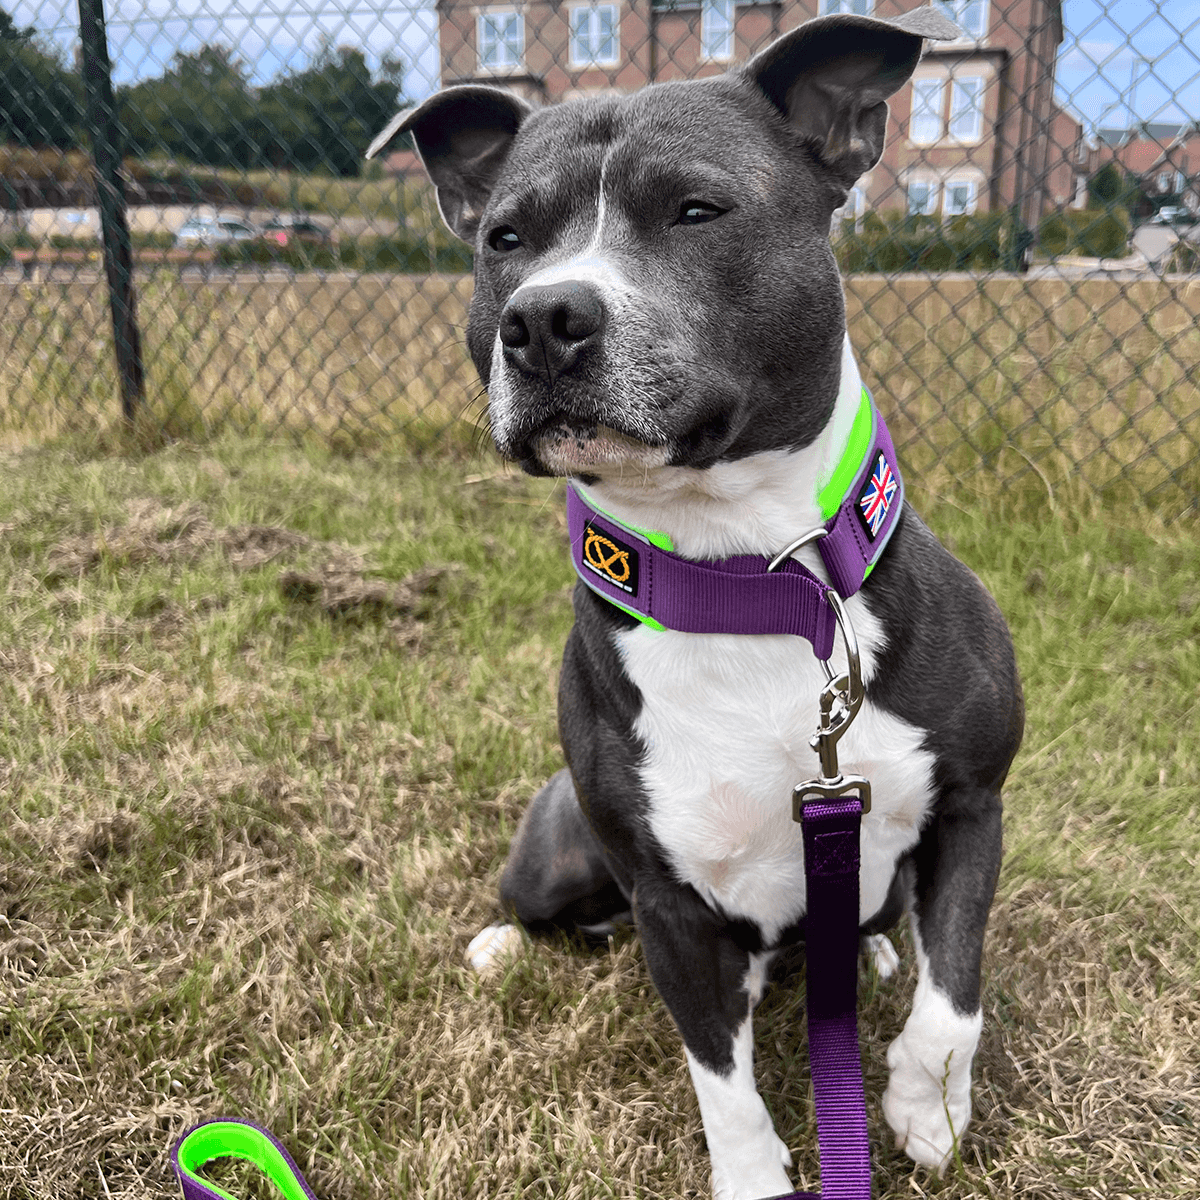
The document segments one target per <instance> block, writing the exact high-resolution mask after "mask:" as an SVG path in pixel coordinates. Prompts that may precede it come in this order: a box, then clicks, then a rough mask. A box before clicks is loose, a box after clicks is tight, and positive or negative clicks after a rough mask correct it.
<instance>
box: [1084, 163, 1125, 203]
mask: <svg viewBox="0 0 1200 1200" xmlns="http://www.w3.org/2000/svg"><path fill="white" fill-rule="evenodd" d="M1087 190H1088V202H1089V204H1090V205H1091V207H1092V208H1107V207H1108V206H1109V205H1110V204H1120V203H1121V200H1122V198H1123V197H1124V195H1125V191H1126V186H1125V177H1124V175H1123V174H1122V172H1121V168H1120V167H1118V166H1117V164H1116V163H1115V162H1107V163H1105V164H1104V166H1102V167H1101V168H1100V170H1098V171H1097V172H1096V173H1095V175H1093V176H1092V177H1091V179H1089V180H1088V184H1087Z"/></svg>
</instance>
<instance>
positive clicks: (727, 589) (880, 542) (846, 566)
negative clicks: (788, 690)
mask: <svg viewBox="0 0 1200 1200" xmlns="http://www.w3.org/2000/svg"><path fill="white" fill-rule="evenodd" d="M864 446H865V451H864ZM848 458H849V463H847V459H848ZM846 479H849V483H848V484H847V483H846V482H845V481H846ZM833 482H834V483H835V484H837V485H839V486H838V487H837V492H836V495H835V497H834V499H833V500H832V501H830V502H828V508H826V505H825V503H823V505H822V508H823V511H825V515H826V520H825V525H824V529H825V533H824V535H823V536H822V537H821V539H820V541H818V542H817V549H818V550H819V551H820V554H821V559H822V561H823V562H824V564H825V569H826V570H827V571H828V572H829V578H830V580H831V581H832V582H833V586H834V588H836V589H837V592H838V594H839V595H840V596H842V597H843V598H847V597H849V596H853V595H854V593H855V592H857V591H858V589H859V588H860V587H862V584H863V580H864V579H865V578H866V577H867V575H868V574H869V573H870V571H871V568H872V567H873V566H874V565H875V563H876V561H877V560H878V559H879V556H880V554H882V553H883V548H884V546H886V545H887V543H888V539H889V538H890V537H891V535H892V532H893V530H894V529H895V528H896V522H897V521H898V520H899V519H900V510H901V508H902V506H903V503H904V483H903V481H902V480H901V478H900V468H899V466H898V465H897V463H896V451H895V448H894V447H893V446H892V439H891V435H890V434H889V433H888V429H887V425H886V424H884V420H883V417H882V415H881V414H880V412H879V410H878V409H877V408H876V407H875V403H874V401H873V400H872V399H871V396H870V393H869V392H868V391H867V390H866V388H863V390H862V401H861V405H860V410H859V417H858V419H856V421H855V430H854V431H852V433H851V439H850V444H849V446H848V447H847V454H846V456H844V457H843V460H842V462H841V463H839V465H838V468H837V469H836V470H835V472H834V479H833ZM826 491H828V488H827V489H826ZM821 499H822V501H823V502H824V501H825V493H824V492H823V493H822V496H821ZM567 525H568V528H569V531H570V536H571V559H572V561H573V562H574V564H575V570H576V571H577V572H578V574H579V577H580V579H582V580H583V582H584V583H586V584H587V585H588V587H589V588H591V589H592V591H594V592H595V593H596V594H597V595H599V596H603V597H604V598H605V599H606V600H608V601H610V602H611V603H613V604H615V605H616V606H617V607H618V608H622V609H624V610H625V611H626V612H628V613H630V614H631V615H633V616H635V617H637V618H638V619H639V620H640V621H642V622H643V623H645V624H647V625H650V626H651V627H653V628H656V629H674V630H678V631H679V632H681V633H791V634H796V635H798V636H800V637H804V638H807V639H808V640H809V641H810V642H811V643H812V646H813V650H814V651H815V653H816V655H817V657H818V658H822V659H827V658H828V657H829V656H830V653H831V652H832V649H833V636H834V630H835V628H836V621H835V618H834V615H833V610H832V609H831V608H830V606H829V605H828V604H827V603H826V602H825V595H826V593H827V592H828V591H829V585H828V584H826V583H824V582H823V581H822V580H820V579H818V578H817V577H816V576H815V575H814V574H813V573H812V572H811V571H810V570H808V568H807V567H804V566H801V564H800V563H798V562H796V561H795V560H794V559H792V558H788V559H786V560H785V561H784V562H783V563H782V564H781V565H780V566H779V567H778V569H777V570H774V571H772V570H770V569H769V564H770V562H771V560H770V559H768V558H766V557H764V556H762V555H758V554H738V555H734V556H733V557H731V558H723V559H713V560H707V561H697V560H693V559H687V558H683V557H682V556H680V555H679V554H676V553H674V552H673V551H672V549H671V544H670V540H669V539H668V538H667V537H666V536H665V535H664V534H661V533H655V532H653V531H651V530H644V529H634V528H632V527H630V526H628V525H624V524H622V523H621V522H620V521H618V520H616V519H615V518H614V517H611V516H609V515H608V514H606V513H604V512H601V511H600V510H598V509H597V508H595V507H594V506H593V505H592V504H590V503H589V502H588V501H587V500H586V499H585V498H584V496H583V495H582V494H581V492H580V489H579V488H578V487H577V486H576V485H575V484H574V483H572V484H570V485H569V486H568V488H567Z"/></svg>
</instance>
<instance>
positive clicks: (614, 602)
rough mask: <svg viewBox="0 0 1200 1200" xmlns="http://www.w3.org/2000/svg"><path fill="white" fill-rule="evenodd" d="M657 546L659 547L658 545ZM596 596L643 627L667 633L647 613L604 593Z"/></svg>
mask: <svg viewBox="0 0 1200 1200" xmlns="http://www.w3.org/2000/svg"><path fill="white" fill-rule="evenodd" d="M663 536H664V537H665V536H666V535H665V534H664V535H663ZM655 544H656V545H657V543H655ZM662 549H664V550H665V549H666V547H665V546H664V547H662ZM584 582H585V583H586V582H587V581H586V580H584ZM596 595H597V596H599V597H600V599H601V600H607V601H608V603H609V604H611V605H612V606H613V608H619V609H620V610H621V611H622V612H627V613H628V614H629V615H630V616H631V617H637V619H638V620H639V621H641V623H642V624H643V625H649V626H650V628H651V629H657V630H658V631H659V633H665V632H666V629H667V627H666V626H665V625H663V624H661V623H660V622H658V621H656V620H655V619H654V618H653V617H648V616H646V614H645V613H640V612H638V611H637V609H635V608H627V607H626V606H625V605H624V604H622V603H621V602H620V600H614V599H613V598H612V597H611V596H608V595H605V593H604V592H597V593H596Z"/></svg>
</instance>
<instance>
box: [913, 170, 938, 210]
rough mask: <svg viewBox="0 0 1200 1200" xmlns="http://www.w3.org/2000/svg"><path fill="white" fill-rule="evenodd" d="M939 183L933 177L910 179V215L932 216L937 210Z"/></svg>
mask: <svg viewBox="0 0 1200 1200" xmlns="http://www.w3.org/2000/svg"><path fill="white" fill-rule="evenodd" d="M937 205H938V185H937V183H936V182H935V181H934V180H932V179H910V180H909V181H908V215H909V216H910V217H932V216H933V214H934V213H935V212H937Z"/></svg>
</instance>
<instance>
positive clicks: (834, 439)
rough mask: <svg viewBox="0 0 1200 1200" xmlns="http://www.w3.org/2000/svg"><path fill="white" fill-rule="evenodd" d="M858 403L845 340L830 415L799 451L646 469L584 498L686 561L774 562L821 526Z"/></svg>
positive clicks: (602, 483) (858, 381)
mask: <svg viewBox="0 0 1200 1200" xmlns="http://www.w3.org/2000/svg"><path fill="white" fill-rule="evenodd" d="M861 401H862V378H861V376H860V375H859V373H858V365H857V363H856V362H855V361H854V353H853V351H852V350H851V348H850V339H849V336H847V337H846V338H845V340H844V341H843V344H842V360H841V377H840V381H839V385H838V395H837V400H836V402H835V403H834V407H833V413H832V415H831V416H830V419H829V422H828V424H827V425H826V426H825V428H824V429H823V430H822V431H821V433H820V434H819V435H818V436H817V438H816V439H815V440H814V441H813V442H811V443H810V444H809V445H807V446H805V447H804V448H803V449H802V450H766V451H763V452H761V453H759V454H754V455H751V456H750V457H748V458H743V459H739V460H737V461H736V462H729V463H716V464H715V465H713V466H711V467H706V468H704V469H703V470H699V469H697V468H694V467H651V468H648V469H646V470H644V471H638V472H636V473H635V472H633V471H631V472H630V473H629V474H627V475H616V474H613V475H608V476H606V477H605V478H603V479H601V480H599V481H596V482H593V483H590V484H588V485H587V486H586V488H585V492H586V494H587V496H588V497H590V498H591V500H592V501H594V503H595V504H596V505H597V506H598V507H600V508H601V509H603V510H604V511H605V512H607V513H611V514H612V516H614V517H615V518H617V520H619V521H620V522H621V523H622V524H625V525H628V526H631V527H633V528H639V529H653V530H657V531H660V532H662V533H664V534H666V535H667V536H668V537H669V538H670V540H671V545H672V546H673V547H674V549H675V550H676V551H677V552H678V553H679V554H682V555H684V556H685V557H686V558H696V559H703V558H726V557H729V556H730V555H734V554H765V555H768V556H772V555H774V554H776V553H777V552H778V551H779V550H781V549H782V548H783V547H784V546H786V545H787V544H788V543H789V542H791V541H793V540H795V539H796V538H797V537H799V536H800V534H802V533H805V532H807V531H808V530H810V529H815V528H817V527H818V526H820V525H822V524H824V521H825V516H824V515H823V514H822V511H821V504H820V501H819V499H818V497H819V496H820V494H821V491H822V489H823V488H824V487H825V486H826V485H827V484H828V483H829V481H830V479H831V478H832V476H833V474H834V472H835V470H836V468H837V466H838V464H839V462H840V461H841V459H842V456H843V454H844V453H845V451H846V447H847V444H848V442H849V439H850V434H851V429H852V428H853V425H854V419H855V417H856V416H857V414H858V411H859V405H860V403H861ZM808 558H809V556H807V555H805V556H804V561H805V562H806V563H807V562H808Z"/></svg>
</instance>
